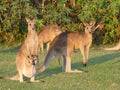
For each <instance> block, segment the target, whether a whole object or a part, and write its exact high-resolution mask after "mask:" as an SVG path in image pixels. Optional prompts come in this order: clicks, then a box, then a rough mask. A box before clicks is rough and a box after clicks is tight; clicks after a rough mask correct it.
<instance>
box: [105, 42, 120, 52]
mask: <svg viewBox="0 0 120 90" xmlns="http://www.w3.org/2000/svg"><path fill="white" fill-rule="evenodd" d="M104 50H113V51H114V50H120V41H119V43H118V44H117V45H116V46H114V47H112V48H104Z"/></svg>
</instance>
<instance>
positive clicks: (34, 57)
mask: <svg viewBox="0 0 120 90" xmlns="http://www.w3.org/2000/svg"><path fill="white" fill-rule="evenodd" d="M37 62H38V55H29V56H27V63H28V64H30V65H36V64H37Z"/></svg>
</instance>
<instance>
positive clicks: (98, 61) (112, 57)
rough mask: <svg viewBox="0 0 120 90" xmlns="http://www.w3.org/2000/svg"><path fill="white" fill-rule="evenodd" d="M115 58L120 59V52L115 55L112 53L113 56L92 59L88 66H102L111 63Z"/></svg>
mask: <svg viewBox="0 0 120 90" xmlns="http://www.w3.org/2000/svg"><path fill="white" fill-rule="evenodd" d="M115 58H120V52H114V53H111V54H107V55H102V56H97V57H94V58H91V59H90V60H89V61H88V63H89V64H88V65H89V66H93V65H96V64H101V63H104V62H107V61H110V60H112V59H115Z"/></svg>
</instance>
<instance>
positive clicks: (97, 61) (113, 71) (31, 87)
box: [0, 48, 120, 90]
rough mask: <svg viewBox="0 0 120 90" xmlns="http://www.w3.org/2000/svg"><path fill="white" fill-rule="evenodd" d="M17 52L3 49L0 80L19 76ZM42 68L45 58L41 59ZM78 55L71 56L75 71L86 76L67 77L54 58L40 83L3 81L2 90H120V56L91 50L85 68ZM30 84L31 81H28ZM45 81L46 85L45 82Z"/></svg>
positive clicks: (41, 57)
mask: <svg viewBox="0 0 120 90" xmlns="http://www.w3.org/2000/svg"><path fill="white" fill-rule="evenodd" d="M17 51H18V48H10V49H0V76H13V75H15V74H16V73H17V70H16V66H15V57H16V53H17ZM39 58H40V62H39V65H38V66H41V65H42V63H43V61H44V58H45V54H40V55H39ZM81 58H82V56H81V54H80V52H79V51H77V52H75V53H74V54H73V56H72V68H73V69H76V68H77V69H83V70H85V71H87V72H85V73H65V72H62V71H61V69H62V68H61V66H62V60H61V64H59V63H58V61H57V60H56V59H55V58H52V60H51V62H50V65H49V67H48V68H47V69H46V70H45V71H44V72H42V73H40V74H38V75H37V76H36V79H38V80H40V81H41V82H39V83H30V82H26V83H19V81H11V80H2V79H0V90H120V52H119V51H117V52H115V51H102V50H98V49H97V50H94V49H90V53H89V62H88V65H87V67H85V68H83V66H82V64H81V61H82V60H81ZM25 80H27V81H29V79H27V78H25ZM43 81H44V82H43Z"/></svg>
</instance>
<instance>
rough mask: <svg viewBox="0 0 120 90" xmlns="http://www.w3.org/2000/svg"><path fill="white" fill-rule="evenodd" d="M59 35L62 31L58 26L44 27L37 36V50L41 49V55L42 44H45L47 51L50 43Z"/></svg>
mask: <svg viewBox="0 0 120 90" xmlns="http://www.w3.org/2000/svg"><path fill="white" fill-rule="evenodd" d="M60 33H62V31H61V29H60V27H59V26H58V25H48V26H46V27H44V28H43V29H42V30H41V31H40V32H39V34H38V39H39V40H38V48H39V50H40V49H41V52H42V53H43V52H44V50H43V46H44V43H47V51H48V49H49V44H50V42H51V41H52V40H53V39H54V38H55V37H56V36H57V35H59V34H60Z"/></svg>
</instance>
